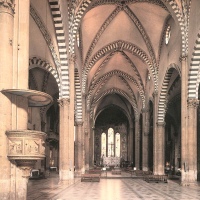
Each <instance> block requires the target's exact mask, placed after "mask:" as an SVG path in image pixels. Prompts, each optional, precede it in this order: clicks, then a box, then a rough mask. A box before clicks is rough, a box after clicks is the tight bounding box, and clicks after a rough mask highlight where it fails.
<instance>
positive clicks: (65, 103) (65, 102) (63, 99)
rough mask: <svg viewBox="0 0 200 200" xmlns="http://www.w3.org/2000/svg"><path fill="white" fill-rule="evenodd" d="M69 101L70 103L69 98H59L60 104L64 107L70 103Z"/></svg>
mask: <svg viewBox="0 0 200 200" xmlns="http://www.w3.org/2000/svg"><path fill="white" fill-rule="evenodd" d="M69 103H70V99H69V98H62V99H58V104H59V106H60V107H64V106H66V105H69Z"/></svg>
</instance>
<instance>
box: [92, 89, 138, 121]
mask: <svg viewBox="0 0 200 200" xmlns="http://www.w3.org/2000/svg"><path fill="white" fill-rule="evenodd" d="M116 93H117V94H119V95H121V96H123V97H124V98H125V99H126V100H127V101H128V102H130V104H131V106H132V107H133V110H134V112H135V118H138V116H139V115H138V106H137V102H136V101H133V100H130V99H133V98H131V97H130V96H129V95H128V94H127V93H126V92H124V91H122V90H120V89H118V88H111V89H109V90H107V91H105V92H103V93H102V94H101V96H100V97H99V98H97V99H94V101H93V102H92V105H91V108H90V117H91V118H93V110H94V109H93V108H94V106H95V104H96V103H97V102H98V101H100V100H101V99H102V98H104V97H105V96H107V95H109V94H116Z"/></svg>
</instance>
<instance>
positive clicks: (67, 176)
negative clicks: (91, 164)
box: [59, 170, 74, 181]
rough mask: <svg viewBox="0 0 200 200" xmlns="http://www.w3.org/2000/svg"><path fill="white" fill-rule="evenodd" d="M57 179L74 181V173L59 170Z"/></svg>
mask: <svg viewBox="0 0 200 200" xmlns="http://www.w3.org/2000/svg"><path fill="white" fill-rule="evenodd" d="M59 177H60V181H69V180H74V171H70V170H60V171H59Z"/></svg>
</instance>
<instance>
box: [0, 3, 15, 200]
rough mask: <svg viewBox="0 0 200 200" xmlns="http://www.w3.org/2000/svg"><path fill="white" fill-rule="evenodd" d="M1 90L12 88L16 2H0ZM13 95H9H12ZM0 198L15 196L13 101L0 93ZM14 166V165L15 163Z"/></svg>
mask: <svg viewBox="0 0 200 200" xmlns="http://www.w3.org/2000/svg"><path fill="white" fill-rule="evenodd" d="M0 27H1V31H0V38H1V39H0V69H1V73H0V90H2V89H5V88H12V78H13V77H12V74H13V27H14V4H12V3H7V2H6V1H3V2H2V1H1V2H0ZM10 96H11V95H9V97H10ZM10 98H11V97H10ZM0 99H1V102H3V104H2V103H1V106H0V117H1V120H0V152H1V155H0V163H1V170H0V177H1V178H0V188H1V189H0V199H10V197H12V198H15V192H13V194H12V193H11V192H10V190H11V177H12V176H13V177H14V176H15V174H11V167H12V166H11V164H10V161H9V160H8V159H7V146H6V145H5V144H6V143H7V137H6V135H5V132H6V130H8V129H11V123H12V119H11V116H12V110H11V102H10V100H9V98H8V97H6V96H5V95H4V94H2V93H0ZM13 167H14V165H13Z"/></svg>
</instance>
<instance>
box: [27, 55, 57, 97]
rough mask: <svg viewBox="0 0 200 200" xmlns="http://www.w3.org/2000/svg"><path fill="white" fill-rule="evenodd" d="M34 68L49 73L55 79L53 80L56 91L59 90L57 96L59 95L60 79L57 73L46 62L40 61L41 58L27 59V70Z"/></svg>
mask: <svg viewBox="0 0 200 200" xmlns="http://www.w3.org/2000/svg"><path fill="white" fill-rule="evenodd" d="M34 67H39V68H41V69H43V70H45V71H47V72H49V73H50V74H52V76H53V77H54V78H55V80H56V82H57V84H58V90H59V94H60V90H61V84H60V77H59V74H58V72H57V71H56V70H55V69H54V68H53V67H52V66H51V65H50V64H49V63H48V62H46V61H44V60H42V59H41V58H37V57H32V58H30V59H29V69H33V68H34Z"/></svg>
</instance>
